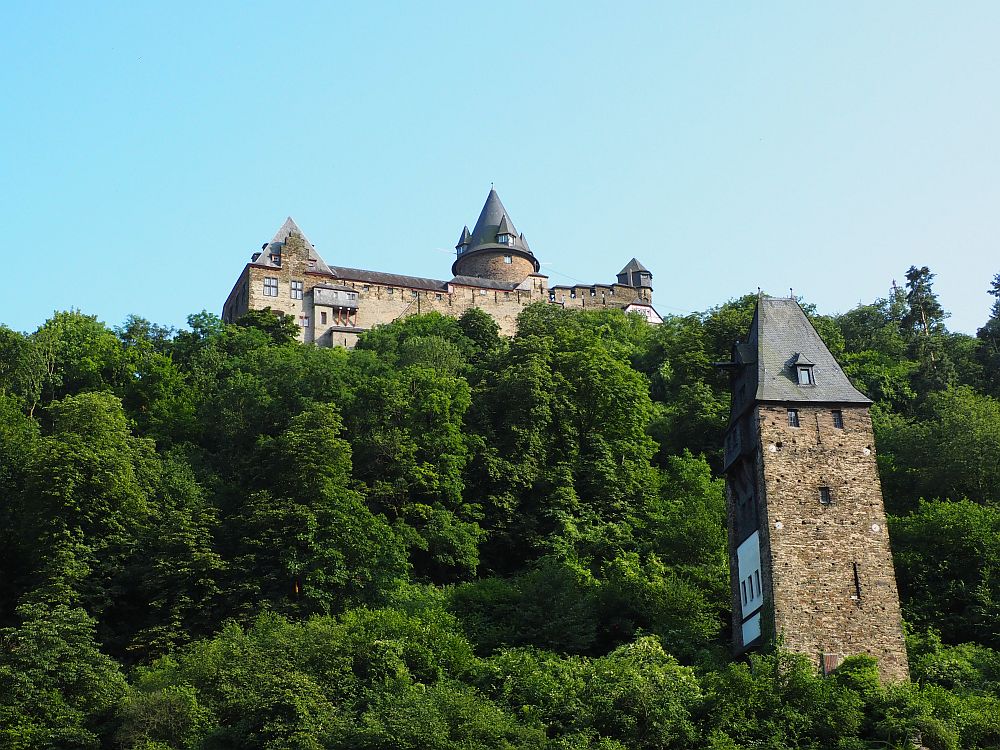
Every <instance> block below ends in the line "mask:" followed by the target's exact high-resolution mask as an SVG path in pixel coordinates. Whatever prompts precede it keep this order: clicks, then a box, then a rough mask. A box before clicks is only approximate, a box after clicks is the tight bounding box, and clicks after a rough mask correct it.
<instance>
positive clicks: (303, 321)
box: [299, 315, 309, 328]
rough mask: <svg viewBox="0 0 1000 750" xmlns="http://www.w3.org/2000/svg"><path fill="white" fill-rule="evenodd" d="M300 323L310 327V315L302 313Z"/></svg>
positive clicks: (304, 326)
mask: <svg viewBox="0 0 1000 750" xmlns="http://www.w3.org/2000/svg"><path fill="white" fill-rule="evenodd" d="M299 325H300V326H302V327H303V328H308V327H309V316H308V315H300V316H299Z"/></svg>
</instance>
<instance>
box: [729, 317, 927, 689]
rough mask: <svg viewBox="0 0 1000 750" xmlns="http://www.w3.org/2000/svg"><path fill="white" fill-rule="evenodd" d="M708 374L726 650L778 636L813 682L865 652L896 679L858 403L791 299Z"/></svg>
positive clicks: (884, 570) (869, 453)
mask: <svg viewBox="0 0 1000 750" xmlns="http://www.w3.org/2000/svg"><path fill="white" fill-rule="evenodd" d="M720 364H722V365H723V366H724V367H727V368H729V370H730V379H731V384H732V394H733V396H732V399H733V400H732V417H731V419H730V422H729V427H728V429H727V431H726V438H725V457H724V460H723V466H724V471H725V474H726V509H727V515H728V526H729V568H730V581H731V584H732V595H733V646H734V649H735V651H736V652H737V653H742V652H744V651H746V650H748V649H750V648H753V647H755V646H757V645H759V644H762V643H765V642H768V641H772V640H773V639H775V638H780V639H781V640H782V644H783V646H784V647H785V648H788V649H789V650H791V651H797V652H799V653H802V654H806V655H808V656H810V657H812V658H813V659H815V660H816V664H817V666H818V667H820V668H822V670H823V672H824V673H826V672H829V671H831V670H833V669H836V668H837V666H838V665H839V664H840V662H841V660H842V659H843V658H844V657H846V656H850V655H852V654H869V655H871V656H873V657H874V658H875V659H876V660H877V661H878V666H879V672H880V674H881V676H882V678H883V679H888V680H906V679H907V678H908V668H907V659H906V645H905V643H904V640H903V626H902V616H901V613H900V608H899V595H898V593H897V590H896V578H895V575H894V573H893V565H892V553H891V551H890V549H889V531H888V528H887V527H886V518H885V507H884V505H883V502H882V489H881V485H880V483H879V477H878V467H877V466H876V463H875V437H874V434H873V432H872V422H871V417H870V416H869V414H868V407H869V406H871V403H872V402H871V400H870V399H868V398H867V397H866V396H865V395H864V394H862V393H860V392H859V391H858V390H857V389H855V388H854V386H853V385H851V382H850V380H848V378H847V376H846V375H845V374H844V371H843V370H841V369H840V365H838V364H837V360H836V359H834V357H833V355H832V354H831V353H830V351H829V350H828V349H827V348H826V345H825V344H824V343H823V340H822V339H821V338H820V337H819V334H818V333H816V330H815V329H814V328H813V326H812V324H811V323H810V322H809V319H808V318H807V317H806V316H805V313H803V312H802V308H800V307H799V305H798V302H796V300H794V299H776V298H773V297H761V298H760V299H759V300H758V301H757V309H756V311H755V313H754V317H753V322H752V323H751V325H750V332H749V335H748V337H747V339H746V341H745V342H744V343H739V344H737V345H736V346H735V347H734V349H733V358H732V361H731V362H726V363H720Z"/></svg>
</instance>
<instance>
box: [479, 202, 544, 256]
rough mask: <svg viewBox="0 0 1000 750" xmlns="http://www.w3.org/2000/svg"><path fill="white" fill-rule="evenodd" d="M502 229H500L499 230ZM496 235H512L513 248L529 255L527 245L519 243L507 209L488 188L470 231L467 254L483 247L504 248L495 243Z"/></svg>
mask: <svg viewBox="0 0 1000 750" xmlns="http://www.w3.org/2000/svg"><path fill="white" fill-rule="evenodd" d="M501 228H502V229H501ZM498 234H512V235H514V237H515V239H514V245H513V247H514V248H516V249H517V250H521V251H523V252H526V253H529V254H530V253H531V251H530V250H528V247H527V245H525V244H524V243H523V242H521V241H520V237H519V236H518V234H517V230H516V229H514V222H513V221H512V220H511V218H510V215H509V214H508V213H507V209H506V208H504V205H503V203H501V202H500V196H499V195H497V191H496V190H494V189H493V188H490V194H489V195H487V196H486V203H484V204H483V210H482V211H480V212H479V219H478V220H477V221H476V226H475V227H473V229H472V238H471V240H470V242H469V252H471V251H474V250H478V249H480V248H485V247H506V246H504V245H500V244H499V243H497V235H498Z"/></svg>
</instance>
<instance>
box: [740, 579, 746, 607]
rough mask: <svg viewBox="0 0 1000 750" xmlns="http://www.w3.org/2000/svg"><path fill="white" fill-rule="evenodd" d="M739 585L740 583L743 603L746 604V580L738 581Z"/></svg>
mask: <svg viewBox="0 0 1000 750" xmlns="http://www.w3.org/2000/svg"><path fill="white" fill-rule="evenodd" d="M740 585H741V587H742V589H743V603H744V604H746V603H747V601H748V600H747V582H746V581H740Z"/></svg>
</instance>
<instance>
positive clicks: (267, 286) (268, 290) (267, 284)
mask: <svg viewBox="0 0 1000 750" xmlns="http://www.w3.org/2000/svg"><path fill="white" fill-rule="evenodd" d="M264 296H265V297H277V296H278V280H277V279H276V278H274V277H273V276H266V277H264Z"/></svg>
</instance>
